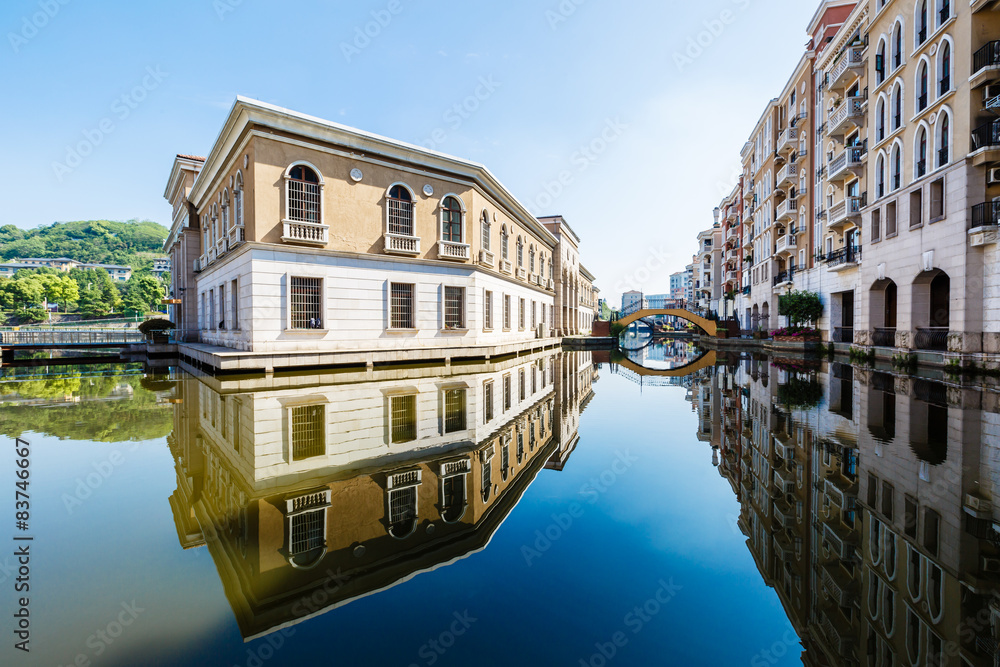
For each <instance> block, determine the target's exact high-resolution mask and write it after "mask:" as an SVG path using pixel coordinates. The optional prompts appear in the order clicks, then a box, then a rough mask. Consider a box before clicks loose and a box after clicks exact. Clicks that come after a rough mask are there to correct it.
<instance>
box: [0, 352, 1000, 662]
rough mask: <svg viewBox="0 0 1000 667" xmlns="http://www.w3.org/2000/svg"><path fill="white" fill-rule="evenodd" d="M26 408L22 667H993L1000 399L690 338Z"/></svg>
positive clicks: (6, 429) (136, 381)
mask: <svg viewBox="0 0 1000 667" xmlns="http://www.w3.org/2000/svg"><path fill="white" fill-rule="evenodd" d="M644 365H645V366H646V367H647V368H650V369H652V370H651V371H646V370H644V369H643V366H644ZM670 369H674V370H670ZM678 369H679V370H678ZM46 370H47V371H48V372H49V373H54V374H57V377H51V376H47V377H45V378H42V379H31V378H30V377H25V374H27V375H30V376H34V375H39V374H41V373H45V372H46ZM0 401H2V407H0V425H2V431H3V434H4V437H5V438H6V439H7V441H8V443H10V444H11V445H12V438H13V437H14V436H20V437H23V438H27V439H28V440H29V441H30V443H31V446H32V451H33V455H32V465H31V480H32V483H31V496H32V511H31V515H32V518H31V522H32V523H31V531H30V532H31V533H32V534H33V535H34V537H35V541H34V542H33V544H32V563H31V566H32V571H31V614H32V616H31V627H32V644H31V649H32V650H31V654H30V656H21V655H20V654H19V653H16V652H15V651H14V650H13V649H12V645H13V640H11V639H9V640H8V641H7V642H6V643H5V645H4V647H3V649H2V651H3V654H2V655H3V656H4V657H3V662H4V664H39V665H43V664H44V665H68V664H73V663H74V661H77V663H78V664H85V662H84V661H86V662H89V663H90V664H94V665H146V664H155V665H198V664H206V665H263V664H270V665H279V664H281V665H283V664H301V663H304V662H306V661H316V662H318V663H319V664H353V665H400V666H402V667H407V666H409V665H473V664H475V665H517V664H531V665H568V666H573V665H581V664H582V665H595V666H600V665H605V664H615V665H661V664H663V665H797V664H803V663H805V664H819V665H822V664H868V663H866V662H865V661H866V660H867V659H868V652H869V649H870V647H871V650H874V651H876V652H877V653H878V655H879V656H881V657H882V658H888V657H889V656H892V657H893V659H894V661H893V662H891V663H889V662H884V661H883V662H879V663H877V664H904V661H905V660H907V657H908V656H907V651H916V653H915V654H911V657H915V658H916V659H915V660H911V663H907V664H936V663H933V662H931V660H932V658H930V657H929V656H931V655H932V654H933V653H934V652H935V651H938V652H941V651H944V650H945V648H946V645H947V644H948V643H949V642H953V643H957V645H958V647H959V650H960V651H961V655H962V656H963V658H964V659H965V660H966V663H967V664H992V662H987V656H986V654H985V651H986V650H988V648H989V645H986V648H982V647H980V648H977V642H976V636H977V635H978V636H981V637H982V638H984V639H985V638H987V637H988V636H991V635H992V634H993V631H992V629H991V627H990V625H989V611H988V610H989V609H990V603H991V600H992V599H993V596H994V588H993V585H992V583H991V582H992V581H994V580H993V579H991V578H990V576H989V575H984V574H983V573H982V572H981V570H982V568H983V567H988V566H989V562H988V561H986V560H985V559H986V558H988V557H989V556H990V554H993V553H995V550H996V549H995V547H994V546H993V545H994V542H995V541H996V540H995V537H994V533H993V531H992V525H993V524H992V516H991V514H990V510H989V507H988V506H986V508H987V509H986V510H985V512H979V516H977V517H973V519H974V520H973V521H971V522H970V521H968V519H967V517H969V516H971V515H970V514H969V512H968V510H967V509H966V508H965V507H964V506H965V505H966V504H967V502H966V495H967V494H970V493H975V494H976V495H977V497H982V498H984V499H988V498H991V497H992V489H993V484H994V479H995V474H994V472H993V470H994V467H993V466H994V464H995V461H994V459H993V454H992V452H993V450H994V449H995V447H996V444H997V443H996V442H995V441H993V440H992V437H991V436H989V435H987V434H989V433H992V432H993V431H991V430H990V429H991V428H992V427H993V425H994V424H995V423H996V422H997V419H996V415H995V414H994V413H992V412H989V411H987V410H984V409H983V397H982V396H981V395H980V394H978V392H969V391H966V392H961V391H958V392H957V393H956V390H954V389H953V388H952V389H949V388H948V387H946V386H945V385H943V384H940V383H935V382H930V381H924V380H912V379H905V378H893V377H892V376H891V375H887V374H876V373H870V372H867V371H861V370H860V369H853V368H852V367H851V366H849V365H841V364H831V363H828V362H826V361H823V362H819V361H816V362H805V361H794V362H793V361H789V360H774V359H767V358H766V357H753V356H738V355H736V356H734V355H730V356H729V357H722V356H717V355H716V354H714V353H709V354H707V355H706V354H705V353H704V351H700V350H697V349H695V348H693V347H692V346H690V345H688V343H686V342H678V341H672V342H670V343H667V344H663V345H651V346H647V347H646V348H644V350H643V351H642V352H635V351H632V352H628V353H626V354H624V355H622V354H619V353H615V354H608V353H593V354H592V353H583V352H563V353H558V352H554V351H550V352H543V353H538V354H535V355H532V356H527V357H520V358H512V359H507V360H499V361H494V362H492V363H489V364H476V365H466V366H452V367H451V368H450V369H448V370H447V371H444V370H443V369H422V368H413V369H396V370H376V371H374V372H371V373H365V372H363V371H361V372H356V373H355V372H345V373H335V374H312V375H294V376H286V377H282V376H277V377H274V378H268V379H264V378H257V379H238V378H212V377H195V376H193V375H188V374H186V373H183V372H181V371H178V370H171V371H170V372H169V373H167V374H162V373H161V374H157V375H153V374H151V373H144V372H143V371H142V370H141V369H137V368H129V367H116V368H108V369H101V368H95V367H90V368H87V369H86V370H85V371H82V372H81V371H80V370H77V369H70V370H64V369H56V368H53V369H15V370H14V371H7V374H6V375H5V376H3V377H2V378H0ZM942 420H943V422H942ZM6 459H7V460H5V461H4V462H3V464H2V468H0V469H2V470H4V471H6V472H5V474H4V476H5V477H6V478H7V479H8V483H9V484H11V485H13V482H14V477H13V472H12V470H13V454H8V455H7V456H6ZM956 476H957V478H956ZM946 480H948V481H946ZM873 489H874V491H873ZM9 514H10V515H12V514H13V503H11V506H10V510H9ZM911 515H912V516H916V517H918V521H916V522H915V523H916V526H915V527H910V526H909V524H910V523H911V522H909V521H907V517H909V516H911ZM11 523H12V524H13V517H11ZM11 532H13V529H12V530H11ZM4 551H5V552H7V551H8V550H4ZM890 562H891V563H892V564H891V565H889V563H890ZM13 564H14V563H13V559H12V558H11V557H7V559H6V560H3V558H0V565H2V566H3V568H2V569H0V579H2V580H3V582H2V583H0V590H2V591H4V598H3V604H4V609H5V611H6V610H7V609H12V608H13V602H14V594H13V591H12V584H13V580H12V576H13V575H12V574H11V570H10V568H11V566H12V565H13ZM914 569H915V572H914ZM911 572H912V574H911ZM970 581H971V582H974V583H973V584H970ZM869 598H871V600H870V599H869ZM983 609H986V610H987V612H986V619H987V621H986V622H985V623H984V624H983V625H982V627H978V626H977V628H978V629H977V630H976V631H974V632H973V633H972V635H971V637H972V638H971V639H969V637H967V636H966V635H965V634H963V633H962V632H961V631H960V625H961V624H962V621H963V619H964V618H966V617H970V616H975V615H976V614H977V613H978V612H980V611H982V610H983ZM8 619H10V616H9V615H8ZM7 625H8V627H12V623H11V621H10V620H8V622H7ZM8 637H11V635H10V634H8ZM914 637H915V639H914ZM980 643H981V642H980ZM993 645H995V644H993ZM25 658H27V659H25ZM880 659H881V658H880ZM871 664H876V663H874V662H873V663H871ZM942 664H944V663H942ZM948 664H952V663H948ZM954 664H958V663H957V662H956V663H954Z"/></svg>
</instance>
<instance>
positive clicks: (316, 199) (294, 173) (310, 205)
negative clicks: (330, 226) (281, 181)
mask: <svg viewBox="0 0 1000 667" xmlns="http://www.w3.org/2000/svg"><path fill="white" fill-rule="evenodd" d="M319 204H320V191H319V177H317V176H316V172H314V171H313V170H312V169H310V168H308V167H303V166H301V165H300V166H297V167H293V168H292V170H291V172H290V173H289V178H288V219H289V220H294V221H295V222H313V223H316V224H319V222H320V219H319Z"/></svg>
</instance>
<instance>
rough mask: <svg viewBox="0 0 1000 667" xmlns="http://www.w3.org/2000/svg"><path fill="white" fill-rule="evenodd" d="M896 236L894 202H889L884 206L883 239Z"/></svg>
mask: <svg viewBox="0 0 1000 667" xmlns="http://www.w3.org/2000/svg"><path fill="white" fill-rule="evenodd" d="M895 235H896V202H889V203H888V204H886V206H885V237H886V238H890V237H893V236H895Z"/></svg>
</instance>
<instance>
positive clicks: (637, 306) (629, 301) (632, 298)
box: [622, 290, 646, 313]
mask: <svg viewBox="0 0 1000 667" xmlns="http://www.w3.org/2000/svg"><path fill="white" fill-rule="evenodd" d="M645 307H646V301H645V299H643V298H642V292H639V291H637V290H632V291H631V292H625V293H624V294H622V312H623V313H627V312H629V311H630V310H642V309H643V308H645Z"/></svg>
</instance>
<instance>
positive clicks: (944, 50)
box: [938, 41, 951, 97]
mask: <svg viewBox="0 0 1000 667" xmlns="http://www.w3.org/2000/svg"><path fill="white" fill-rule="evenodd" d="M939 63H940V64H939V65H938V72H940V73H941V77H940V78H939V79H938V97H941V96H942V95H944V94H946V93H948V92H949V91H951V42H947V41H946V42H944V44H942V46H941V59H940V61H939Z"/></svg>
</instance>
